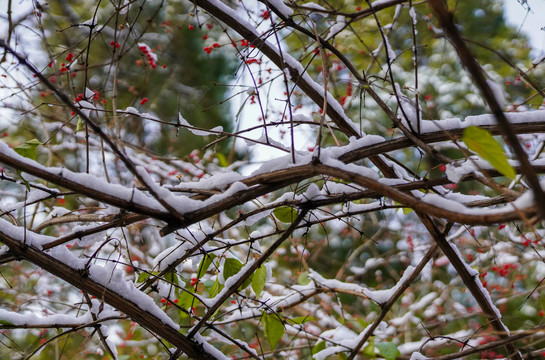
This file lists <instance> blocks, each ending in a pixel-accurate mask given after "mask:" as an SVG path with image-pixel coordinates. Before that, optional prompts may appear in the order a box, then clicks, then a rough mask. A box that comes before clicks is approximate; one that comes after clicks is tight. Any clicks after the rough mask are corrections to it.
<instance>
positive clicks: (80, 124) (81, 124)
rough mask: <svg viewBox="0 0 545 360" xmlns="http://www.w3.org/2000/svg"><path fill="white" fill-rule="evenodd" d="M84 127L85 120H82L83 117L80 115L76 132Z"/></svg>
mask: <svg viewBox="0 0 545 360" xmlns="http://www.w3.org/2000/svg"><path fill="white" fill-rule="evenodd" d="M81 129H83V122H82V121H81V118H80V117H79V116H78V122H77V123H76V132H78V131H80V130H81Z"/></svg>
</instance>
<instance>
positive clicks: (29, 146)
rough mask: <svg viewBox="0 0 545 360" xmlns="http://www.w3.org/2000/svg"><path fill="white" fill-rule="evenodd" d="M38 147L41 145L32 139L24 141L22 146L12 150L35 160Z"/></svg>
mask: <svg viewBox="0 0 545 360" xmlns="http://www.w3.org/2000/svg"><path fill="white" fill-rule="evenodd" d="M40 145H43V144H42V143H41V142H40V141H39V140H37V139H32V140H28V141H25V143H24V144H21V145H19V146H17V147H14V148H13V150H15V152H16V153H17V154H19V155H21V156H24V157H26V158H29V159H32V160H36V154H37V149H38V146H40Z"/></svg>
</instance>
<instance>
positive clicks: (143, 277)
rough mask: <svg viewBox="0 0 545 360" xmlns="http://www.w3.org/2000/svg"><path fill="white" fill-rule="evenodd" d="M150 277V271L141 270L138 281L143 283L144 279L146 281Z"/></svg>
mask: <svg viewBox="0 0 545 360" xmlns="http://www.w3.org/2000/svg"><path fill="white" fill-rule="evenodd" d="M148 278H149V273H148V272H145V271H144V272H141V273H140V274H139V275H138V280H137V282H139V283H143V282H144V281H146V280H147V279H148Z"/></svg>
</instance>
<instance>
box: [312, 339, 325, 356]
mask: <svg viewBox="0 0 545 360" xmlns="http://www.w3.org/2000/svg"><path fill="white" fill-rule="evenodd" d="M324 349H325V341H318V342H317V343H316V345H314V347H313V348H312V355H314V354H318V353H319V352H320V351H322V350H324Z"/></svg>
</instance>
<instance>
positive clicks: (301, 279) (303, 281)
mask: <svg viewBox="0 0 545 360" xmlns="http://www.w3.org/2000/svg"><path fill="white" fill-rule="evenodd" d="M310 281H311V280H310V278H309V277H308V271H303V272H302V273H300V274H299V276H298V277H297V283H298V284H299V285H308V284H310Z"/></svg>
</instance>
